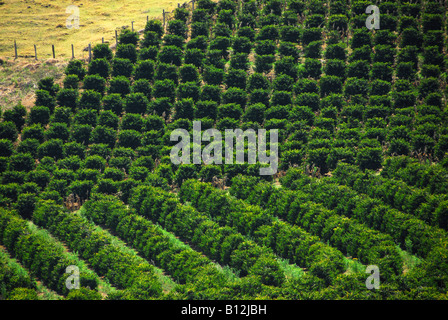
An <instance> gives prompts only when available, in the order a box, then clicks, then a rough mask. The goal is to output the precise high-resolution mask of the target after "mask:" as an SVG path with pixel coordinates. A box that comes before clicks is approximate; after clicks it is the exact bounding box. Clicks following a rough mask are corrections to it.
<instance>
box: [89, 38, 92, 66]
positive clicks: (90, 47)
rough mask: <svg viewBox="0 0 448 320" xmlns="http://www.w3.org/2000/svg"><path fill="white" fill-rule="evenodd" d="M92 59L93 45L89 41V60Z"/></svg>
mask: <svg viewBox="0 0 448 320" xmlns="http://www.w3.org/2000/svg"><path fill="white" fill-rule="evenodd" d="M90 61H92V45H91V44H90V43H89V62H90Z"/></svg>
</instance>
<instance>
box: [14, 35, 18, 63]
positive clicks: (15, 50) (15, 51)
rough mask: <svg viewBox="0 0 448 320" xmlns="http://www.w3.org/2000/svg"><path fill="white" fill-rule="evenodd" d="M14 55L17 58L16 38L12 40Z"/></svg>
mask: <svg viewBox="0 0 448 320" xmlns="http://www.w3.org/2000/svg"><path fill="white" fill-rule="evenodd" d="M14 57H15V59H17V43H16V40H14Z"/></svg>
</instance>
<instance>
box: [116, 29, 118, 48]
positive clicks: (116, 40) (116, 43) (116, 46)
mask: <svg viewBox="0 0 448 320" xmlns="http://www.w3.org/2000/svg"><path fill="white" fill-rule="evenodd" d="M115 46H116V47H118V33H117V30H115Z"/></svg>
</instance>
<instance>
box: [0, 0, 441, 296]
mask: <svg viewBox="0 0 448 320" xmlns="http://www.w3.org/2000/svg"><path fill="white" fill-rule="evenodd" d="M368 5H370V3H367V2H365V1H361V0H355V1H346V0H330V1H322V0H287V1H280V0H262V1H252V0H247V1H242V2H239V1H235V0H219V1H217V2H214V1H212V0H197V1H195V6H194V10H193V8H192V7H189V6H187V7H179V8H176V9H175V10H174V11H173V14H172V17H170V18H169V19H167V21H166V25H165V26H163V25H162V22H161V21H159V20H149V21H148V22H147V23H146V26H145V28H144V30H143V35H142V36H140V35H139V33H138V32H134V31H131V30H129V29H123V30H122V31H121V32H120V34H119V37H118V45H117V47H116V50H114V51H112V50H111V49H110V47H109V46H108V45H107V44H98V45H95V46H93V48H92V49H93V50H92V54H93V55H92V60H91V61H89V62H88V63H86V62H84V61H82V60H76V59H73V60H70V61H69V62H68V64H67V67H66V68H65V70H64V73H65V76H64V77H63V79H62V84H56V82H55V80H54V79H53V78H51V77H43V78H42V79H39V81H38V84H37V90H36V92H35V96H36V100H35V103H34V107H32V108H31V109H27V108H26V107H24V106H22V105H21V104H18V105H15V106H11V107H10V108H7V109H6V110H3V111H2V113H1V122H0V173H1V184H0V206H1V208H0V209H1V210H0V244H1V245H2V247H4V248H5V251H4V254H3V252H0V253H1V254H0V279H2V281H4V283H5V284H4V285H3V286H0V290H2V291H1V292H0V295H1V296H2V297H5V298H8V299H41V298H42V295H38V294H37V292H38V291H39V290H41V289H38V288H36V286H35V284H34V281H40V282H41V283H42V284H43V286H44V287H45V288H48V289H50V290H54V291H55V292H56V293H57V295H60V297H59V298H61V299H82V298H84V299H240V298H244V299H263V298H266V299H446V292H447V291H446V288H447V287H448V265H447V261H448V252H447V251H446V243H447V234H446V231H447V228H448V222H447V221H448V200H447V190H448V189H447V187H448V184H447V181H448V180H447V179H448V176H447V172H448V171H447V170H448V160H447V159H448V156H447V154H448V153H447V152H448V129H447V126H446V124H447V123H448V113H447V108H446V93H447V89H446V88H447V86H446V61H445V60H446V58H445V54H446V52H447V44H446V42H445V41H446V40H445V39H446V21H445V20H446V18H445V16H446V14H445V11H444V8H445V3H444V1H442V3H440V2H438V1H434V0H418V1H417V2H413V3H410V2H405V1H398V2H391V1H385V2H381V3H378V4H377V6H378V8H379V12H380V28H379V29H375V28H374V29H368V28H367V27H366V20H367V19H368V18H369V14H366V7H367V6H368ZM193 121H200V123H201V130H202V132H201V134H204V133H205V131H206V130H208V129H216V130H218V131H219V132H221V133H222V135H224V132H225V130H226V129H231V130H234V129H241V130H242V131H245V130H248V129H253V130H255V131H257V130H258V129H266V130H267V131H268V133H272V132H274V130H278V143H274V140H270V139H267V140H263V141H262V142H267V144H266V150H268V152H269V155H271V156H272V155H273V154H274V153H275V152H274V151H273V150H275V148H278V168H277V172H276V173H275V174H274V175H262V176H261V175H260V168H261V167H262V166H265V165H266V164H262V163H260V162H261V161H260V157H258V158H257V161H256V163H249V161H248V159H249V155H250V154H251V151H252V150H253V148H254V147H259V144H256V145H254V144H253V143H252V142H250V141H247V142H246V141H244V163H243V164H234V163H235V161H233V163H232V164H230V163H228V162H226V161H224V159H225V157H224V154H223V155H219V153H218V152H217V151H215V150H217V149H218V148H217V149H214V150H213V156H216V157H217V158H218V157H220V156H222V157H223V161H222V162H221V163H223V164H222V165H221V164H217V163H214V164H207V165H206V164H205V163H202V164H201V165H198V164H188V163H185V161H184V162H183V163H180V164H175V163H173V161H172V160H171V151H172V150H173V146H175V145H176V141H174V140H173V139H172V134H173V132H174V131H175V130H176V129H184V130H186V131H187V132H188V133H190V134H191V133H193ZM246 132H248V131H246ZM201 138H203V136H201ZM215 138H216V136H215V137H214V139H215ZM216 139H217V138H216ZM200 140H201V141H206V139H200ZM248 140H249V139H248ZM218 141H219V140H216V141H215V140H212V141H210V146H216V145H217V143H220V142H218ZM258 142H260V141H258ZM189 145H190V146H191V147H192V148H193V150H195V149H196V148H197V147H198V145H197V142H196V141H192V143H190V144H189ZM208 147H209V146H205V145H204V144H201V145H200V150H201V152H202V151H204V150H207V149H206V148H208ZM222 147H223V148H224V147H225V144H224V143H223V144H222ZM209 151H210V150H209ZM201 154H204V153H201ZM237 155H238V153H237V150H233V154H230V158H232V159H236V158H237ZM246 155H247V156H246ZM190 157H191V159H190V160H198V159H196V158H195V154H194V153H192V154H190ZM246 159H247V160H246ZM199 160H202V159H199ZM201 162H204V161H201ZM190 163H195V162H194V161H190ZM68 250H69V251H68ZM413 255H416V257H415V256H413ZM12 259H15V260H14V261H16V262H11V261H13V260H12ZM69 265H76V266H79V267H80V270H81V275H82V276H81V287H82V289H81V290H79V291H73V290H69V289H68V288H67V287H66V286H65V280H66V279H67V278H68V276H69V274H68V273H66V272H65V270H66V267H67V266H69ZM369 266H377V267H378V268H379V270H380V275H381V278H380V280H381V284H380V288H381V289H372V290H370V289H368V288H367V287H366V285H365V281H366V278H367V276H368V275H367V274H366V273H364V270H365V269H366V268H367V267H369ZM11 275H12V276H11ZM16 275H17V276H16ZM105 287H106V289H105ZM382 289H384V290H382Z"/></svg>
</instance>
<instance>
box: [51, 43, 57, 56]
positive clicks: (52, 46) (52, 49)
mask: <svg viewBox="0 0 448 320" xmlns="http://www.w3.org/2000/svg"><path fill="white" fill-rule="evenodd" d="M51 51H53V59H55V58H56V55H55V53H54V44H52V45H51Z"/></svg>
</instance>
